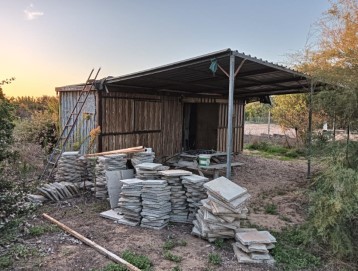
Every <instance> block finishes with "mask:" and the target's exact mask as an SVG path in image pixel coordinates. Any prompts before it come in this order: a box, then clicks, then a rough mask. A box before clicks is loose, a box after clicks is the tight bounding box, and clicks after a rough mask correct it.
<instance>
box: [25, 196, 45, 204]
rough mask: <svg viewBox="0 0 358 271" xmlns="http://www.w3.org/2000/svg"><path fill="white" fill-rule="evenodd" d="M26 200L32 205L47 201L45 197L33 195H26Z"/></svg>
mask: <svg viewBox="0 0 358 271" xmlns="http://www.w3.org/2000/svg"><path fill="white" fill-rule="evenodd" d="M27 198H28V199H29V200H30V201H31V202H34V203H38V202H41V203H42V202H45V201H46V200H47V198H46V197H44V196H42V195H34V194H27Z"/></svg>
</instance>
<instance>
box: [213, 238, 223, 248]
mask: <svg viewBox="0 0 358 271" xmlns="http://www.w3.org/2000/svg"><path fill="white" fill-rule="evenodd" d="M214 245H215V246H216V247H217V248H223V246H224V239H222V238H217V239H215V242H214Z"/></svg>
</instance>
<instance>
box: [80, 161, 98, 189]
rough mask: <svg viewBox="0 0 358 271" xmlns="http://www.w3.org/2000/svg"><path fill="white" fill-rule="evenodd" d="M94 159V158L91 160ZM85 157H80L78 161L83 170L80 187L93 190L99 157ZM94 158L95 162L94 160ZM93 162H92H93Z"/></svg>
mask: <svg viewBox="0 0 358 271" xmlns="http://www.w3.org/2000/svg"><path fill="white" fill-rule="evenodd" d="M89 159H92V160H89ZM94 159H95V160H94ZM94 159H93V158H92V157H91V158H87V159H86V158H85V157H84V156H81V157H80V158H78V160H77V161H78V163H79V165H80V167H81V169H82V171H81V183H80V184H79V187H80V188H82V189H86V190H92V188H93V187H94V169H95V166H96V160H97V158H94ZM93 160H94V163H93V162H92V161H93ZM91 162H92V163H91Z"/></svg>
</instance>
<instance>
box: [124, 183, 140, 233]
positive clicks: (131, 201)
mask: <svg viewBox="0 0 358 271" xmlns="http://www.w3.org/2000/svg"><path fill="white" fill-rule="evenodd" d="M120 182H121V183H122V187H121V192H120V198H119V200H118V207H119V209H118V210H119V213H120V214H122V215H123V219H121V220H119V221H118V223H121V224H125V225H130V226H137V225H139V223H140V221H141V210H142V203H141V197H140V196H141V190H142V186H143V184H142V183H143V181H142V180H139V179H136V178H134V179H127V180H121V181H120Z"/></svg>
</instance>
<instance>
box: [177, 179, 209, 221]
mask: <svg viewBox="0 0 358 271" xmlns="http://www.w3.org/2000/svg"><path fill="white" fill-rule="evenodd" d="M181 179H182V184H183V185H184V187H185V190H186V201H187V202H188V205H189V214H188V220H189V221H193V220H194V219H195V213H196V212H197V211H198V209H199V208H200V207H201V206H202V205H203V204H202V203H201V200H202V199H206V198H207V197H208V195H207V194H206V190H205V188H204V183H206V182H208V181H209V179H208V178H206V177H202V176H199V175H195V174H193V175H189V176H182V177H181Z"/></svg>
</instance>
